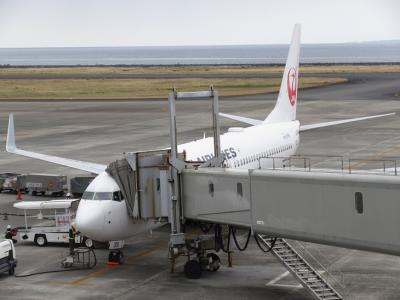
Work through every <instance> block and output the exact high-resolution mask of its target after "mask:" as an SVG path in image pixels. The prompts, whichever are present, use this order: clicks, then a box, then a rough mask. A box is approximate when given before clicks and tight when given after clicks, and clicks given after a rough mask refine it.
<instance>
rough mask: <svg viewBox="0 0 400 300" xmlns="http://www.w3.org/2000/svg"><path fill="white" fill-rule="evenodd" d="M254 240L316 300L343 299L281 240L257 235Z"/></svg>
mask: <svg viewBox="0 0 400 300" xmlns="http://www.w3.org/2000/svg"><path fill="white" fill-rule="evenodd" d="M256 238H257V239H258V240H259V241H260V242H261V243H263V244H264V245H265V246H267V247H269V248H270V249H271V253H272V254H273V255H274V256H275V257H276V258H277V259H278V260H279V261H280V262H281V263H282V264H283V265H284V266H285V267H286V269H287V270H288V271H289V272H290V273H291V274H292V275H293V276H294V277H295V278H296V279H297V280H298V281H299V282H300V283H301V285H302V286H303V287H304V288H306V289H307V290H308V292H309V293H310V294H311V295H313V296H314V298H315V299H318V300H341V299H343V297H342V296H341V295H340V294H339V293H338V292H337V291H336V290H335V289H334V288H333V287H332V286H331V285H330V284H329V283H328V282H327V281H326V280H325V279H324V278H323V277H322V276H321V275H320V274H319V273H318V272H317V271H316V270H314V268H313V267H312V266H311V265H310V264H309V263H308V262H307V261H306V260H305V259H303V257H302V256H301V255H300V254H299V253H298V252H297V251H296V250H295V249H294V248H293V247H292V246H291V245H290V244H289V243H288V242H287V241H286V240H285V239H282V238H277V239H271V238H269V237H268V236H266V235H262V234H258V235H257V236H256Z"/></svg>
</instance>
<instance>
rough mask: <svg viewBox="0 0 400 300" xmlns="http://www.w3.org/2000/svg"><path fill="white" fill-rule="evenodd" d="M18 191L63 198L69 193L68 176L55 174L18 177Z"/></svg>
mask: <svg viewBox="0 0 400 300" xmlns="http://www.w3.org/2000/svg"><path fill="white" fill-rule="evenodd" d="M17 189H18V190H20V191H21V192H26V193H31V194H32V196H36V195H38V194H41V195H45V194H48V195H52V196H55V197H57V196H58V197H61V196H63V195H64V194H65V193H66V192H67V191H68V187H67V176H63V175H54V174H24V175H19V176H17Z"/></svg>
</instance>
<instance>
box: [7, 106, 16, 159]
mask: <svg viewBox="0 0 400 300" xmlns="http://www.w3.org/2000/svg"><path fill="white" fill-rule="evenodd" d="M15 149H17V146H16V145H15V130H14V114H12V113H11V114H10V115H9V117H8V131H7V144H6V150H7V152H11V153H13V152H14V151H15Z"/></svg>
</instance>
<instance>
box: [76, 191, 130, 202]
mask: <svg viewBox="0 0 400 300" xmlns="http://www.w3.org/2000/svg"><path fill="white" fill-rule="evenodd" d="M82 199H84V200H114V201H122V200H124V196H122V193H121V191H116V192H84V193H83V195H82Z"/></svg>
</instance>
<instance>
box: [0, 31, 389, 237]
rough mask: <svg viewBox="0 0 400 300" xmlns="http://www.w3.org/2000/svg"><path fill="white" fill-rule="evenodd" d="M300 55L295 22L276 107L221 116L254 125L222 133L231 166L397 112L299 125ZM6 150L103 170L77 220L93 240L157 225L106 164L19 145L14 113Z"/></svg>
mask: <svg viewBox="0 0 400 300" xmlns="http://www.w3.org/2000/svg"><path fill="white" fill-rule="evenodd" d="M299 53H300V25H296V26H295V28H294V32H293V36H292V42H291V46H290V49H289V54H288V58H287V62H286V66H285V71H284V73H283V77H282V82H281V86H280V91H279V96H278V99H277V102H276V105H275V107H274V109H273V110H272V112H271V113H270V114H269V115H268V116H267V117H266V118H265V120H255V119H250V118H245V117H240V116H234V115H228V114H222V113H221V116H224V117H228V118H231V119H234V120H237V121H240V122H244V123H246V124H248V125H250V126H249V127H247V128H233V129H230V130H229V131H228V132H227V133H225V134H223V135H222V136H221V149H222V151H223V152H224V154H225V157H226V159H227V165H228V167H232V168H244V169H249V168H255V167H258V162H257V158H259V157H277V159H276V160H275V163H278V164H279V163H281V164H282V160H283V159H279V157H288V156H291V155H293V154H295V153H296V150H297V148H298V146H299V142H300V136H299V133H300V132H302V131H305V130H311V129H314V128H321V127H327V126H332V125H337V124H344V123H349V122H355V121H360V120H367V119H372V118H377V117H383V116H388V115H392V114H384V115H376V116H368V117H361V118H354V119H347V120H340V121H332V122H324V123H318V124H311V125H300V122H299V121H298V120H296V106H297V87H298V74H299V73H298V72H299ZM6 149H7V151H8V152H9V153H13V154H18V155H22V156H27V157H31V158H35V159H39V160H44V161H47V162H51V163H55V164H59V165H63V166H67V167H71V168H75V169H79V170H84V171H87V172H90V173H94V174H98V176H97V177H96V178H95V179H94V180H93V181H92V182H91V183H90V185H89V186H88V187H87V189H86V192H85V193H84V195H83V196H82V200H81V201H80V203H79V207H78V210H77V215H76V221H75V222H76V225H77V228H78V230H79V231H81V232H82V233H84V234H85V235H87V236H89V237H90V238H92V239H94V240H98V241H110V240H123V239H126V238H128V237H131V236H134V235H135V234H137V233H139V232H144V231H146V230H148V229H150V228H151V227H153V226H155V225H154V220H140V219H139V220H137V219H133V218H131V217H130V216H129V215H128V211H127V208H126V205H125V200H123V199H121V198H119V196H118V195H119V194H120V188H119V187H118V185H117V183H116V182H115V180H114V179H113V178H112V177H111V176H110V175H109V174H108V173H107V172H105V170H106V168H107V165H102V164H96V163H90V162H83V161H77V160H73V159H68V158H62V157H57V156H51V155H47V154H41V153H35V152H31V151H26V150H22V149H19V148H17V146H16V144H15V135H14V120H13V115H12V114H10V118H9V127H8V136H7V146H6ZM178 151H179V152H183V151H185V152H186V159H187V160H193V161H204V160H209V159H211V158H212V153H213V139H212V138H204V139H202V140H198V141H194V142H190V143H186V144H183V145H179V147H178ZM279 160H280V162H279ZM272 163H273V162H272V160H269V159H265V160H262V166H261V167H264V168H265V167H272Z"/></svg>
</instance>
